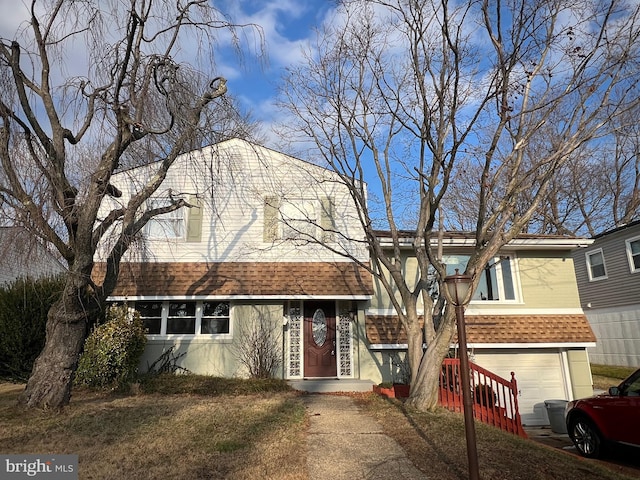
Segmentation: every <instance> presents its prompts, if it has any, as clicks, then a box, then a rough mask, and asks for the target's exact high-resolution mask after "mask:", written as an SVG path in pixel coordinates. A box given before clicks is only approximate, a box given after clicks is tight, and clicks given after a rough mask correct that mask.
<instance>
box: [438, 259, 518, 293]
mask: <svg viewBox="0 0 640 480" xmlns="http://www.w3.org/2000/svg"><path fill="white" fill-rule="evenodd" d="M443 261H444V263H446V264H447V275H453V274H454V273H455V269H456V268H457V269H458V270H459V271H460V272H464V271H465V269H466V267H467V263H468V262H469V256H468V255H445V256H444V257H443ZM514 268H515V267H514V258H513V256H512V255H501V256H499V257H496V258H494V259H493V260H492V261H491V262H489V264H487V265H486V266H485V267H484V269H482V272H480V283H479V284H478V288H477V289H476V291H475V292H474V294H473V297H472V298H471V300H472V301H515V300H516V290H517V289H516V276H515V275H514Z"/></svg>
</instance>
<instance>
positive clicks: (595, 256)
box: [585, 248, 607, 281]
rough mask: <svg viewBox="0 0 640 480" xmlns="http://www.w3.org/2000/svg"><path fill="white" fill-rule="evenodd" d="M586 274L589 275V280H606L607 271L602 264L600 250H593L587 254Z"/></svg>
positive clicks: (602, 259) (602, 256)
mask: <svg viewBox="0 0 640 480" xmlns="http://www.w3.org/2000/svg"><path fill="white" fill-rule="evenodd" d="M585 255H586V258H587V272H588V273H589V280H590V281H594V280H602V279H605V278H607V269H606V267H605V264H604V253H602V249H601V248H599V249H597V250H593V251H591V252H587V253H586V254H585Z"/></svg>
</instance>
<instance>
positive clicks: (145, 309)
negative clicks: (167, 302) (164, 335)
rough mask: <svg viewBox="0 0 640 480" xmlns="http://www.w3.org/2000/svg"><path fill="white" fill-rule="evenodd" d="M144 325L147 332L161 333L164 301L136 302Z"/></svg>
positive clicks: (152, 333)
mask: <svg viewBox="0 0 640 480" xmlns="http://www.w3.org/2000/svg"><path fill="white" fill-rule="evenodd" d="M136 310H137V311H138V312H139V313H140V318H141V319H142V325H143V326H144V328H145V330H146V331H147V334H149V335H160V329H161V327H162V302H136Z"/></svg>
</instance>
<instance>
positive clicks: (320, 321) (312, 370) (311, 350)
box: [304, 301, 337, 377]
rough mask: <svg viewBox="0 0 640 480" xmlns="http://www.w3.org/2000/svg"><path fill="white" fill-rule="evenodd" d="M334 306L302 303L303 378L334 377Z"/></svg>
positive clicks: (325, 303) (322, 303)
mask: <svg viewBox="0 0 640 480" xmlns="http://www.w3.org/2000/svg"><path fill="white" fill-rule="evenodd" d="M336 375H337V369H336V304H335V302H326V301H310V302H305V303H304V376H305V377H335V376H336Z"/></svg>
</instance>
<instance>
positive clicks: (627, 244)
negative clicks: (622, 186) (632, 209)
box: [573, 220, 640, 367]
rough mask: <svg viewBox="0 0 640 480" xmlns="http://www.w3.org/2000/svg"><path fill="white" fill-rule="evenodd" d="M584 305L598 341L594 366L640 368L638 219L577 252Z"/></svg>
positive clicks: (575, 258) (606, 233) (577, 276)
mask: <svg viewBox="0 0 640 480" xmlns="http://www.w3.org/2000/svg"><path fill="white" fill-rule="evenodd" d="M573 261H574V264H575V270H576V278H577V280H578V289H579V291H580V302H581V304H582V308H583V309H584V311H585V313H586V315H587V319H588V320H589V323H590V324H591V327H592V328H593V331H594V333H595V335H596V338H597V344H596V346H595V348H593V349H590V350H589V357H590V359H591V361H592V362H593V363H600V364H605V365H622V366H628V367H638V366H640V220H638V221H635V222H632V223H629V224H627V225H624V226H621V227H618V228H614V229H612V230H609V231H606V232H604V233H601V234H600V235H596V236H595V237H594V238H593V244H591V245H590V246H589V247H588V248H585V249H580V250H576V251H574V252H573Z"/></svg>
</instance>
